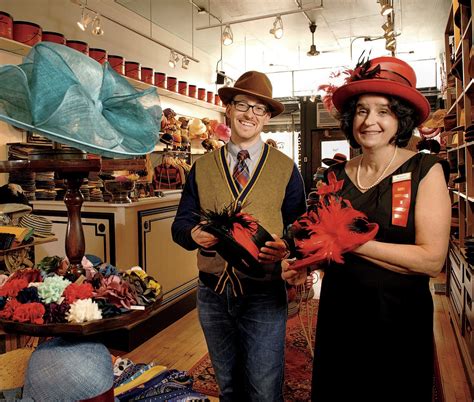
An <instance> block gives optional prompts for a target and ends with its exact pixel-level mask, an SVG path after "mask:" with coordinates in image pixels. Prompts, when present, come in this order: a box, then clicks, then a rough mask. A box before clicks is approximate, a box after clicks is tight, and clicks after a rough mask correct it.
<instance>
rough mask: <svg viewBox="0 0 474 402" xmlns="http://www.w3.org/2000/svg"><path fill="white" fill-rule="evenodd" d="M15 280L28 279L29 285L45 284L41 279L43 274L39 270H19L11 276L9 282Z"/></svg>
mask: <svg viewBox="0 0 474 402" xmlns="http://www.w3.org/2000/svg"><path fill="white" fill-rule="evenodd" d="M14 279H26V281H27V282H28V283H32V282H43V278H42V277H41V272H40V270H39V269H37V268H25V269H19V270H17V271H15V272H14V273H13V274H11V275H10V277H9V278H8V280H9V281H12V280H14Z"/></svg>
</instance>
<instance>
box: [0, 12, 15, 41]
mask: <svg viewBox="0 0 474 402" xmlns="http://www.w3.org/2000/svg"><path fill="white" fill-rule="evenodd" d="M0 36H1V37H3V38H7V39H13V18H12V16H11V15H10V14H8V13H6V12H5V11H0Z"/></svg>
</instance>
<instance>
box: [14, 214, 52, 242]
mask: <svg viewBox="0 0 474 402" xmlns="http://www.w3.org/2000/svg"><path fill="white" fill-rule="evenodd" d="M18 226H20V227H23V228H32V229H33V236H34V237H51V236H54V233H53V222H51V221H50V220H49V219H47V218H45V217H44V216H39V215H34V214H28V215H24V216H22V217H21V218H20V222H19V223H18Z"/></svg>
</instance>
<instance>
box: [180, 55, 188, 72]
mask: <svg viewBox="0 0 474 402" xmlns="http://www.w3.org/2000/svg"><path fill="white" fill-rule="evenodd" d="M188 65H189V59H188V58H187V56H183V59H182V60H181V68H184V69H185V70H187V69H188Z"/></svg>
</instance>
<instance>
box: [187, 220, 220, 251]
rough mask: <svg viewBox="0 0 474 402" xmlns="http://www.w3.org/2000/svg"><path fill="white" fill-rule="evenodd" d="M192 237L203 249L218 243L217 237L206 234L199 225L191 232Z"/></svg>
mask: <svg viewBox="0 0 474 402" xmlns="http://www.w3.org/2000/svg"><path fill="white" fill-rule="evenodd" d="M191 237H192V239H193V240H194V241H195V242H196V243H197V244H198V245H199V246H200V247H203V248H209V247H212V246H213V245H214V244H216V243H217V237H216V236H214V235H212V234H210V233H208V232H205V231H204V230H202V229H201V227H200V226H199V225H196V226H194V228H193V229H192V230H191Z"/></svg>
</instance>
